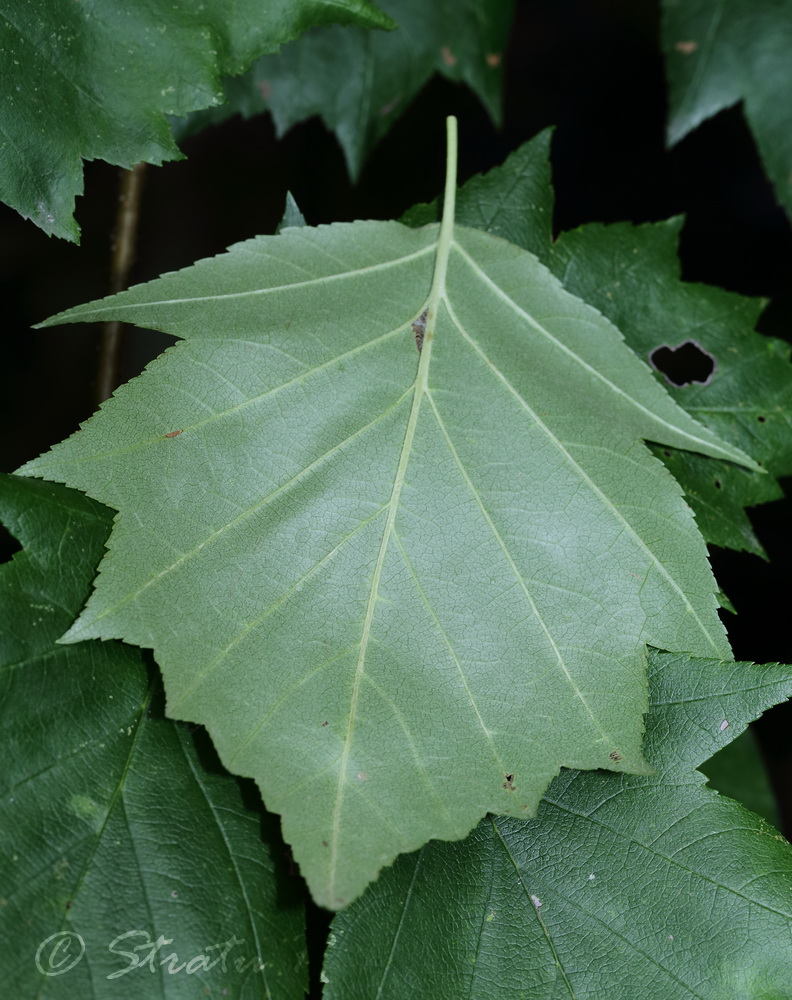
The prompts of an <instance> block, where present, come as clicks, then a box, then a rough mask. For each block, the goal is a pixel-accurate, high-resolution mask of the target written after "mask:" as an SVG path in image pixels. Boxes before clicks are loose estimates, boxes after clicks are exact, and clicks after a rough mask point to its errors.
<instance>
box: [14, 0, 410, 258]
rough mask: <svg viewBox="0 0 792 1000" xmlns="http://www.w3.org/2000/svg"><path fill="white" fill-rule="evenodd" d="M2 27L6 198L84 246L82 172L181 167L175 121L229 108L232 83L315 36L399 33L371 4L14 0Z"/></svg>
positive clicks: (364, 0)
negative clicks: (360, 30)
mask: <svg viewBox="0 0 792 1000" xmlns="http://www.w3.org/2000/svg"><path fill="white" fill-rule="evenodd" d="M262 11H263V14H262ZM0 15H1V16H0V66H2V70H0V94H1V95H2V97H3V101H2V104H0V108H1V109H2V111H0V114H1V115H2V118H0V131H1V132H2V136H3V138H2V142H0V178H1V179H2V180H0V185H2V186H0V197H2V199H3V201H6V202H8V203H9V204H10V205H13V206H14V208H16V209H17V210H18V211H19V212H21V213H22V214H23V215H24V216H26V217H27V218H30V219H32V220H33V221H34V222H35V223H36V225H38V226H41V228H42V229H43V230H44V231H45V232H47V233H53V234H54V235H56V236H63V237H66V238H67V239H72V240H76V239H77V237H78V235H79V229H78V228H77V223H76V222H75V221H74V218H73V211H74V198H75V195H78V194H80V193H81V192H82V163H81V160H83V159H94V158H96V157H101V158H102V159H103V160H107V161H108V162H109V163H118V164H120V165H122V166H125V167H131V166H132V165H133V164H134V163H137V162H138V161H139V160H145V161H147V162H148V163H162V162H163V160H171V159H174V158H176V157H178V156H179V155H180V154H179V151H178V148H177V146H176V144H175V142H174V140H173V136H172V135H171V130H170V125H169V124H168V120H167V118H166V117H165V115H166V114H171V115H185V114H187V113H188V112H190V111H194V110H196V109H198V108H205V107H207V106H209V105H211V104H218V103H220V102H221V101H222V100H223V89H222V84H221V80H220V77H221V75H224V74H235V73H241V72H242V70H245V69H247V68H248V66H250V64H251V62H252V61H253V60H254V59H256V58H257V57H258V56H260V55H261V54H262V53H264V52H273V51H276V50H277V49H278V47H279V46H280V45H282V44H283V43H284V42H288V41H290V40H291V39H293V38H296V37H297V36H298V35H299V34H300V33H301V32H303V31H304V30H305V29H306V28H307V27H309V26H311V25H316V24H324V23H326V22H328V21H337V22H338V21H340V22H343V23H349V22H356V23H358V24H363V25H366V26H367V27H380V28H386V27H392V24H393V22H392V21H390V19H389V18H387V17H385V16H383V14H382V13H381V12H379V11H377V10H376V9H375V8H374V6H373V4H372V3H370V2H369V0H277V2H275V3H269V4H266V5H264V6H263V7H262V5H261V4H260V3H259V2H257V0H237V2H236V3H234V4H231V5H230V7H229V4H228V3H226V2H224V0H204V2H203V3H201V4H200V6H198V7H196V6H195V4H192V3H189V2H187V0H179V2H178V3H172V2H170V0H168V2H164V0H149V2H147V3H145V4H134V5H130V4H118V3H116V2H115V0H100V2H98V3H90V4H89V3H85V2H82V0H78V2H77V3H75V2H74V0H55V2H53V3H48V4H44V5H41V4H37V3H33V2H32V0H24V2H22V3H19V2H17V0H5V2H3V4H2V9H0Z"/></svg>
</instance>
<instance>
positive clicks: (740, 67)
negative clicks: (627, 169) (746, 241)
mask: <svg viewBox="0 0 792 1000" xmlns="http://www.w3.org/2000/svg"><path fill="white" fill-rule="evenodd" d="M663 49H664V51H665V57H666V73H667V76H668V90H669V104H670V108H669V117H668V140H669V142H670V143H671V144H673V143H675V142H679V140H680V139H682V138H683V137H684V136H685V135H687V133H688V132H690V131H691V129H694V128H696V127H697V126H698V125H700V124H701V122H702V121H704V120H705V119H707V118H710V117H712V115H715V114H717V113H718V112H719V111H722V110H723V109H724V108H728V107H731V106H732V105H733V104H736V103H737V102H738V101H742V102H743V104H742V108H743V112H744V114H745V117H746V118H747V120H748V124H749V125H750V127H751V131H752V132H753V136H754V139H755V140H756V145H757V146H758V147H759V152H760V154H761V157H762V162H763V163H764V167H765V170H766V171H767V173H768V175H769V177H770V179H771V180H772V182H773V186H774V187H775V192H776V197H777V198H778V200H779V201H780V202H781V203H782V204H783V205H784V207H785V208H786V210H787V212H789V213H792V101H790V94H792V66H790V58H789V53H790V51H792V7H790V5H789V4H788V3H786V2H785V0H694V2H692V3H691V2H686V3H680V2H678V0H663Z"/></svg>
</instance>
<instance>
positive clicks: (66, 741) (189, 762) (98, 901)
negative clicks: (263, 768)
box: [0, 476, 307, 1000]
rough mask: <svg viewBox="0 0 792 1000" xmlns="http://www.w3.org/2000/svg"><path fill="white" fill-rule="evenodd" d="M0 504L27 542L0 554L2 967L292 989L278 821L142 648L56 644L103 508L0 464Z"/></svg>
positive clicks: (166, 983) (89, 989) (53, 980)
mask: <svg viewBox="0 0 792 1000" xmlns="http://www.w3.org/2000/svg"><path fill="white" fill-rule="evenodd" d="M0 511H2V516H3V520H4V521H5V522H6V523H8V524H9V526H10V527H11V528H12V529H13V530H14V533H15V534H17V535H18V537H19V538H20V540H21V541H22V542H23V544H24V550H23V551H22V552H21V553H19V554H18V555H16V556H15V557H14V559H13V561H12V562H11V563H9V564H6V565H4V566H2V567H0V604H2V608H3V612H4V614H3V622H4V625H3V629H2V630H0V661H1V662H2V667H1V668H0V687H2V694H3V698H2V704H3V717H2V730H3V736H4V745H5V747H6V749H7V756H6V766H5V767H4V769H3V775H2V788H1V789H0V814H2V816H3V824H2V834H1V835H0V857H2V863H3V872H4V883H5V884H4V893H3V895H4V905H3V906H2V908H0V923H1V924H2V926H3V937H4V940H6V941H7V942H8V944H9V947H7V948H5V949H4V951H3V956H2V958H0V964H2V967H3V981H4V982H6V983H7V984H8V987H9V988H11V989H12V990H13V992H14V993H15V994H16V995H20V996H23V995H24V996H32V995H34V994H36V995H42V996H43V995H46V996H47V997H64V998H66V997H71V996H74V995H75V992H77V993H79V995H80V996H84V997H91V998H95V1000H109V998H110V997H114V996H129V997H133V996H138V995H139V991H140V982H139V980H140V976H141V975H142V976H145V977H146V978H148V979H149V981H150V984H151V985H150V986H149V988H148V990H149V995H152V996H157V997H163V998H168V1000H181V998H185V1000H186V998H187V997H190V996H193V995H194V990H195V985H194V978H193V975H194V974H197V975H198V977H199V978H202V979H203V980H204V983H205V984H206V985H207V988H213V987H215V986H216V987H217V988H221V987H228V986H229V985H232V984H233V986H234V987H235V988H236V989H237V990H238V991H239V995H240V996H241V997H246V998H247V997H252V996H253V995H256V996H259V995H261V994H262V991H263V992H264V994H266V995H268V996H271V997H273V998H275V997H277V998H280V1000H298V998H300V997H302V996H303V995H304V989H305V984H306V979H307V977H306V972H305V966H306V955H305V947H304V943H303V941H302V940H301V938H302V935H303V922H302V920H303V918H302V909H301V906H300V898H299V897H300V888H299V886H295V885H291V886H289V885H288V884H286V881H285V880H284V879H283V875H282V873H281V872H279V871H278V868H279V866H280V864H281V862H280V859H279V857H278V845H279V842H278V838H277V834H276V832H275V830H274V826H273V823H272V819H271V818H270V817H266V816H263V815H262V814H261V811H260V809H259V810H258V811H257V810H256V807H255V800H254V801H253V804H252V808H251V796H250V791H251V789H249V788H248V789H246V790H245V793H246V794H245V795H244V796H243V795H242V794H240V792H241V789H240V788H239V787H238V783H237V782H236V781H235V780H234V779H233V778H232V777H231V776H230V775H228V774H223V773H217V768H216V766H213V764H212V763H211V762H210V768H209V769H207V768H206V766H205V765H206V762H207V756H208V757H209V759H210V761H211V748H209V749H210V753H209V755H207V752H206V747H205V746H203V747H201V748H200V750H199V745H198V744H197V743H196V741H195V740H194V738H193V735H192V734H190V733H189V732H188V731H187V730H186V728H185V727H184V726H181V725H179V724H177V723H174V722H171V721H169V720H165V719H163V718H162V717H161V714H160V712H159V711H158V708H157V705H156V702H157V700H158V699H157V691H158V688H159V685H158V683H156V682H154V683H152V680H151V678H150V677H149V676H148V672H147V670H146V665H145V664H144V662H143V661H142V658H141V655H140V652H139V651H138V650H133V649H131V648H130V647H126V646H122V645H121V644H119V643H105V644H101V645H100V644H97V643H85V644H81V645H75V646H58V645H55V640H56V638H57V636H58V635H60V633H61V632H62V630H63V628H64V626H65V625H66V624H67V622H68V621H69V620H70V619H71V618H72V617H73V616H74V614H76V613H77V611H78V610H79V607H80V605H81V603H82V601H83V600H84V597H85V592H86V591H87V589H88V586H89V583H90V580H91V577H92V574H93V567H94V564H95V562H96V560H97V559H99V558H100V556H101V554H102V550H103V543H104V540H105V538H106V537H107V534H108V532H109V530H110V524H111V517H110V512H109V511H107V510H106V509H104V508H101V507H100V505H99V504H96V503H94V502H93V501H91V500H89V499H88V498H86V497H84V496H82V495H81V494H78V493H75V492H73V491H69V490H66V489H64V488H63V487H60V486H54V485H52V484H48V483H41V482H37V481H35V480H23V479H18V478H16V477H13V476H2V477H0ZM196 871H200V872H201V878H200V879H196V876H195V873H196ZM160 940H161V941H162V942H164V945H165V946H166V947H165V950H164V951H163V950H162V948H163V945H162V944H159V945H158V944H156V942H158V941H160ZM168 945H170V946H172V947H167V946H168ZM136 946H137V950H135V947H136ZM59 949H60V950H59ZM82 952H84V954H82ZM149 954H150V955H151V956H152V957H151V961H150V964H149V962H148V961H147V956H148V955H149ZM174 954H175V956H177V957H176V958H174V960H173V961H170V962H169V961H168V957H169V955H170V956H173V955H174ZM223 954H224V956H225V957H222V958H221V956H222V955H223ZM201 956H203V959H202V958H201ZM136 958H137V959H139V964H137V965H135V959H136ZM236 959H239V964H235V960H236ZM73 960H74V961H75V963H76V964H75V965H74V967H73V968H69V967H67V966H68V965H70V964H71V962H72V961H73ZM187 963H191V964H190V969H191V973H187V972H186V971H185V966H186V965H187ZM262 963H264V964H263V965H262ZM141 969H142V971H139V970H141ZM155 975H156V978H155Z"/></svg>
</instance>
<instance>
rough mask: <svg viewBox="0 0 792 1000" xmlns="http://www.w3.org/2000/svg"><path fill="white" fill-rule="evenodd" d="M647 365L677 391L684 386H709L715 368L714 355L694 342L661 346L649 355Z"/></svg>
mask: <svg viewBox="0 0 792 1000" xmlns="http://www.w3.org/2000/svg"><path fill="white" fill-rule="evenodd" d="M649 364H650V365H651V366H652V368H654V369H655V371H658V372H660V374H661V375H662V376H663V377H664V378H665V380H666V381H667V382H668V383H670V384H671V385H673V386H676V387H677V388H678V389H679V388H682V386H685V385H692V384H693V383H694V382H695V383H696V384H697V385H709V383H710V382H711V381H712V376H713V374H714V372H715V369H716V368H717V362H716V361H715V357H714V355H712V354H710V352H709V351H705V350H704V348H703V347H702V346H701V344H697V343H696V341H695V340H686V341H684V342H683V343H681V344H678V345H677V346H676V347H670V346H669V345H668V344H661V345H660V347H656V348H655V349H654V350H653V351H650V353H649Z"/></svg>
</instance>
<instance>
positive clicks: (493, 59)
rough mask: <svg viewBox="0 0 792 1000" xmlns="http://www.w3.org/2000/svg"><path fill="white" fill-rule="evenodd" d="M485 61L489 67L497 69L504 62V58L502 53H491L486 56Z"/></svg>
mask: <svg viewBox="0 0 792 1000" xmlns="http://www.w3.org/2000/svg"><path fill="white" fill-rule="evenodd" d="M484 60H485V62H486V63H487V65H488V66H491V67H492V68H493V69H497V68H498V66H500V64H501V62H502V60H503V56H502V55H501V54H500V52H489V53H487V55H486V56H484Z"/></svg>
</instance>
